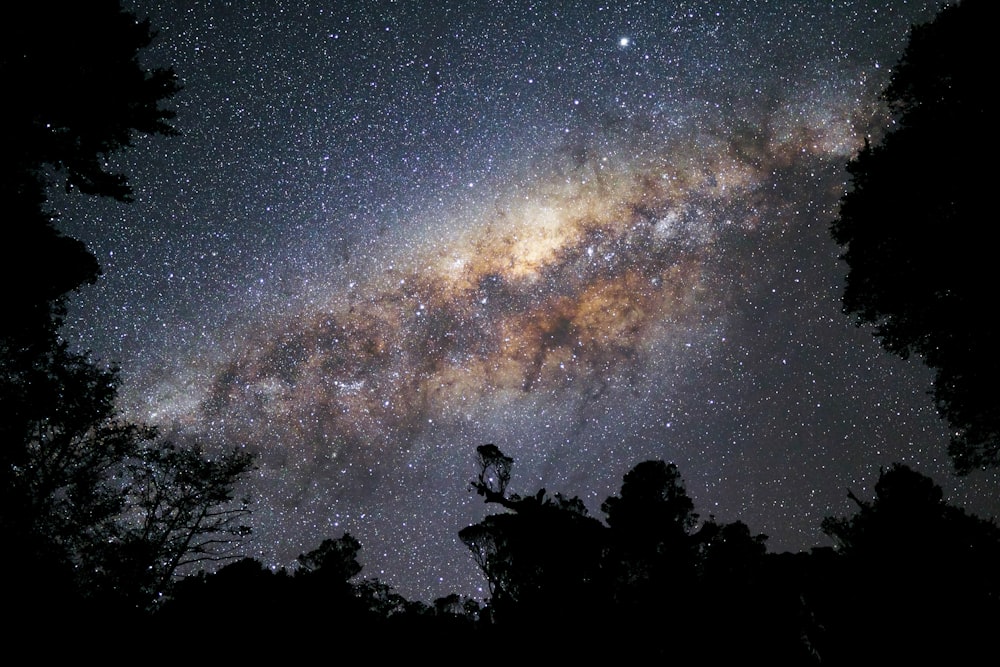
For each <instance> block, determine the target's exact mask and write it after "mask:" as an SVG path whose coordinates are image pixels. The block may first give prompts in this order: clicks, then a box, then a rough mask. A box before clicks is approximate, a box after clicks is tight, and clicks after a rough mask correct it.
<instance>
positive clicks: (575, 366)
mask: <svg viewBox="0 0 1000 667" xmlns="http://www.w3.org/2000/svg"><path fill="white" fill-rule="evenodd" d="M935 10H936V3H932V2H916V3H909V4H900V3H898V2H879V1H876V0H842V1H838V2H826V3H811V2H808V3H802V2H790V1H783V0H782V1H779V0H773V1H771V2H764V1H755V2H741V1H738V0H733V1H731V2H716V3H689V2H639V1H637V2H622V3H600V2H582V3H571V4H569V5H567V4H566V3H555V2H552V3H550V2H531V3H528V2H517V1H515V2H509V3H500V4H497V3H485V2H435V3H417V2H412V3H410V2H342V3H333V2H319V1H316V2H312V1H310V2H296V3H284V6H281V4H280V3H267V2H247V3H228V2H214V1H208V2H190V3H156V2H149V3H145V2H137V3H135V6H134V8H133V11H135V13H136V14H137V15H139V16H147V15H148V16H149V17H150V19H151V21H152V24H153V26H154V27H155V28H157V29H158V30H159V32H160V34H159V37H158V40H157V41H156V42H155V43H154V45H153V47H152V49H151V51H150V53H149V54H148V58H149V59H150V61H151V63H153V64H157V65H170V66H173V67H174V68H175V69H176V70H177V71H178V73H179V75H180V76H181V78H182V82H183V83H184V86H185V89H184V91H183V92H182V93H181V94H180V95H178V96H177V98H176V103H177V111H178V118H177V123H176V124H177V126H178V128H179V129H180V130H181V132H182V136H180V137H172V138H168V139H165V140H159V139H158V140H155V141H144V142H142V143H140V144H138V145H137V146H135V147H133V148H132V149H131V150H130V152H128V153H127V154H123V155H122V156H121V159H122V160H123V161H124V163H125V164H124V167H125V168H126V169H127V170H128V171H129V173H131V174H133V177H132V181H133V184H134V186H135V188H136V191H137V201H136V202H135V203H134V204H132V205H130V206H121V205H118V204H114V203H108V202H93V201H85V202H79V201H73V202H69V201H67V203H66V209H67V213H66V215H65V216H64V221H63V224H64V227H65V228H66V229H67V231H69V232H70V233H72V234H74V235H76V236H78V237H80V238H82V239H84V240H85V241H86V242H87V243H88V244H89V245H90V247H91V248H92V249H93V250H94V251H95V253H96V254H97V255H98V257H99V259H100V261H101V262H102V265H103V266H104V268H105V276H104V277H103V278H102V280H101V282H100V283H99V284H98V285H97V286H96V287H95V288H93V289H89V290H88V291H86V292H84V293H83V294H81V295H80V298H79V299H78V301H77V303H76V307H75V309H74V312H73V314H74V319H73V321H72V323H71V324H72V327H71V328H72V331H73V332H74V334H75V335H76V336H78V337H79V338H81V339H82V340H83V341H84V343H85V344H86V345H87V346H88V347H91V348H93V349H94V350H95V352H96V353H97V354H98V355H99V356H100V357H102V358H104V359H107V360H112V361H117V362H119V363H120V364H121V365H122V367H123V370H124V373H123V375H124V379H125V384H124V387H123V390H122V401H123V410H124V411H125V412H126V413H127V414H128V415H129V416H130V417H132V418H135V419H140V420H144V421H149V422H151V423H155V424H158V425H159V426H160V427H161V429H163V431H164V432H165V433H167V434H169V435H171V436H172V437H176V438H196V439H199V440H201V441H205V442H209V443H216V444H220V445H223V444H242V445H245V446H247V447H249V448H251V449H253V450H254V451H256V452H258V453H259V454H260V469H259V470H258V471H257V473H256V475H255V476H254V477H253V478H251V479H250V480H248V490H249V491H250V492H251V493H252V494H253V495H254V497H255V499H256V503H255V505H256V510H255V514H254V522H255V526H254V529H255V536H256V539H255V542H254V548H255V552H254V553H253V554H252V555H254V556H256V557H259V558H261V559H263V560H265V561H267V562H271V563H274V564H276V565H289V564H291V563H292V562H294V558H295V556H297V555H298V554H299V553H302V552H304V551H308V550H309V549H311V548H314V547H315V546H316V545H317V544H318V543H319V542H320V541H321V540H322V539H324V538H326V537H331V536H337V535H339V534H341V533H342V532H344V531H348V532H350V533H351V534H353V535H354V536H356V537H357V538H358V539H359V540H360V541H361V543H362V545H363V548H364V551H363V553H362V561H363V562H364V564H365V571H364V573H363V574H364V576H370V577H378V578H380V579H382V580H383V581H385V582H386V583H388V584H390V585H392V586H394V587H395V588H396V589H397V590H398V591H399V592H401V593H403V594H404V595H406V596H408V597H411V598H414V599H423V600H430V599H432V598H433V597H436V596H439V595H444V594H447V593H451V592H459V593H462V594H467V595H472V596H475V597H480V598H481V597H483V595H485V593H484V592H483V587H484V584H485V582H484V580H483V579H482V577H481V576H480V575H479V574H478V573H477V572H476V570H475V567H474V564H473V562H472V559H471V557H470V556H469V555H468V554H467V553H466V552H465V551H464V548H463V547H462V546H461V545H460V543H459V542H458V539H457V533H458V530H459V529H461V528H462V527H464V526H466V525H468V524H470V523H472V522H475V521H477V520H478V519H479V518H481V517H482V516H483V515H484V514H485V513H486V512H487V511H488V508H484V507H483V506H482V504H481V501H480V500H479V499H478V498H477V497H476V496H475V495H474V494H470V493H469V491H468V488H467V485H468V481H469V479H470V478H471V476H472V474H473V461H474V451H475V447H476V446H477V445H479V444H484V443H486V442H494V443H496V444H498V445H499V446H500V447H501V449H502V450H504V451H505V452H506V453H508V454H510V455H512V456H513V457H514V458H515V460H516V463H515V469H514V479H513V482H512V486H513V487H514V488H515V490H516V491H521V492H527V493H533V492H534V491H535V490H537V489H538V488H539V487H543V486H544V487H546V488H548V489H549V490H551V491H560V492H562V493H564V494H566V495H579V496H580V497H581V498H582V499H583V500H584V501H585V502H586V503H587V505H588V507H590V508H591V510H592V512H594V513H595V514H598V512H597V508H598V507H599V506H600V503H601V501H602V500H603V499H604V498H606V497H607V496H608V495H610V494H612V493H615V492H616V491H617V489H618V488H619V486H620V483H621V477H622V475H623V474H624V473H625V472H627V471H628V469H630V468H631V467H632V466H633V465H635V464H636V463H638V462H640V461H642V460H646V459H653V458H656V459H664V460H668V461H671V462H675V463H677V464H678V466H679V467H680V469H681V472H682V473H683V475H684V477H685V480H686V482H687V486H688V490H689V493H690V494H691V495H692V497H693V498H694V499H695V502H696V504H697V508H698V511H699V512H700V513H701V514H702V516H708V515H710V514H711V515H715V516H716V517H718V518H719V519H721V520H735V519H741V520H743V521H745V522H746V523H747V524H748V525H750V527H751V529H752V530H754V531H756V532H763V533H766V534H768V535H769V536H770V540H769V545H770V548H771V549H772V550H797V549H804V548H808V547H810V546H814V545H819V544H822V543H824V541H823V540H824V538H823V536H822V535H821V533H820V530H819V523H820V521H821V519H822V518H823V517H824V516H827V515H830V514H843V513H846V512H848V511H850V507H849V506H848V505H847V503H846V502H845V498H846V495H845V494H846V489H847V488H852V489H854V490H855V491H856V492H862V491H864V490H866V489H867V488H869V487H870V485H871V483H872V482H873V480H874V478H875V477H876V476H877V473H878V468H879V466H885V465H888V464H890V463H892V462H894V461H906V462H908V463H910V464H911V465H914V466H915V467H917V468H919V469H921V470H922V471H924V472H925V473H927V474H932V475H935V476H936V477H937V478H938V479H940V480H941V481H942V482H943V483H944V485H945V488H946V489H947V490H948V491H949V493H950V495H951V496H952V497H953V498H954V499H956V500H959V501H964V502H968V503H970V504H971V505H972V506H973V508H974V509H977V510H979V511H981V512H985V513H987V514H989V513H991V512H992V509H991V507H990V505H989V494H988V493H985V492H983V491H982V489H981V488H980V487H982V488H989V487H990V486H991V485H993V484H995V482H994V481H993V480H992V479H991V478H990V479H987V478H983V477H973V478H966V479H964V480H956V479H953V478H952V477H950V476H949V474H948V472H949V463H948V461H947V457H946V455H945V443H946V440H947V433H946V431H945V428H944V426H943V424H942V422H941V421H940V420H939V419H938V418H937V417H936V415H935V414H934V411H933V406H932V404H931V403H930V400H929V398H928V396H927V395H926V390H927V389H928V387H929V378H930V375H929V373H928V372H927V371H926V369H924V368H922V367H921V366H920V365H919V363H918V362H916V361H913V362H902V361H900V360H898V359H895V358H892V357H890V356H888V355H887V354H885V353H884V352H882V351H881V349H880V348H879V347H878V345H877V343H876V341H875V340H873V339H872V338H871V335H870V333H869V332H867V331H864V330H859V329H857V328H855V327H854V326H853V325H852V324H851V323H850V322H849V321H848V319H847V318H846V316H844V315H842V314H841V313H840V307H839V295H840V289H841V285H842V279H843V267H842V266H841V263H840V262H839V261H838V259H837V252H838V249H837V248H836V247H835V246H834V245H833V243H832V241H831V240H830V239H829V235H828V231H827V229H828V225H829V223H830V221H831V220H832V219H833V217H834V216H835V215H836V206H837V202H838V199H839V197H840V195H841V194H842V192H843V191H844V188H845V187H846V182H847V181H846V172H845V170H844V165H845V163H846V160H847V159H848V158H849V157H850V156H851V155H852V154H853V152H854V151H855V150H857V148H858V147H859V145H860V144H861V142H862V141H863V138H864V137H865V136H866V135H870V134H872V133H877V132H878V131H879V129H880V128H882V127H884V126H885V123H886V122H887V118H886V115H885V112H884V110H883V109H882V108H881V106H880V104H879V103H878V92H879V91H880V89H881V87H882V86H883V85H884V84H885V82H886V81H887V78H886V77H887V73H888V69H889V67H888V65H889V64H891V63H893V62H894V61H895V59H896V58H897V57H898V54H899V53H900V52H901V49H902V47H903V45H904V44H905V40H906V37H907V30H908V27H909V26H910V24H912V23H914V22H922V21H926V20H928V19H930V18H931V17H932V16H933V14H934V12H935ZM977 503H978V506H977Z"/></svg>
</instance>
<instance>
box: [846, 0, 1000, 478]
mask: <svg viewBox="0 0 1000 667" xmlns="http://www.w3.org/2000/svg"><path fill="white" fill-rule="evenodd" d="M997 8H998V5H997V3H995V2H992V1H991V0H963V1H962V2H960V3H954V4H951V5H948V6H946V7H944V8H943V9H942V10H941V12H940V13H939V14H938V16H937V18H936V19H935V20H933V21H932V22H930V23H927V24H924V25H918V26H914V27H913V28H912V30H911V33H910V39H909V43H908V45H907V47H906V50H905V52H904V54H903V56H902V58H901V60H900V62H899V64H898V66H897V67H896V68H895V69H894V71H893V73H892V78H891V82H890V84H889V86H888V88H887V89H886V90H885V92H884V97H885V100H886V101H887V102H888V105H889V107H890V109H891V111H892V113H893V124H892V126H891V127H890V128H889V129H888V131H887V132H886V133H885V134H884V136H882V137H881V139H880V140H879V141H876V142H875V143H870V142H867V141H866V144H865V147H864V149H863V150H862V151H861V152H860V153H859V154H858V155H857V157H855V158H854V159H853V160H851V161H850V163H849V165H848V172H849V174H850V177H851V184H850V185H851V187H850V189H849V191H848V192H847V193H846V194H845V195H844V197H843V199H842V200H841V204H840V211H839V217H838V218H837V220H836V221H835V222H834V223H833V225H832V230H831V231H832V235H833V238H834V239H835V240H836V242H837V243H838V244H840V245H841V246H843V248H844V252H843V254H842V258H843V260H844V261H845V262H846V263H847V265H848V267H849V271H848V274H847V282H846V286H845V289H844V293H843V306H844V310H845V311H846V312H847V313H848V314H850V315H853V316H854V317H855V318H856V321H857V322H858V323H859V324H871V325H874V326H875V336H876V337H877V338H878V339H879V341H880V342H881V344H882V345H883V347H884V348H885V349H886V350H888V351H890V352H892V353H894V354H897V355H899V356H901V357H903V358H907V357H909V356H910V355H913V356H916V357H918V358H920V359H922V360H923V361H924V362H925V363H926V364H927V365H928V366H929V367H930V368H932V369H933V370H934V372H935V374H936V377H935V380H934V387H933V396H934V402H935V404H936V406H937V409H938V411H939V413H940V414H941V415H942V416H943V417H945V418H946V419H947V420H948V422H949V424H950V426H951V429H952V438H951V443H950V448H949V451H950V453H951V456H952V458H953V461H954V464H955V466H956V469H957V470H958V471H959V472H963V473H964V472H968V471H970V470H972V469H973V468H977V467H996V466H998V465H1000V408H998V406H1000V384H998V383H997V382H996V379H997V377H998V375H1000V357H998V356H997V354H996V350H995V345H996V341H997V340H998V336H1000V325H998V324H997V320H996V318H995V317H994V315H993V313H992V311H991V308H990V304H991V303H993V298H994V294H995V292H996V289H997V286H998V280H997V274H996V271H995V270H994V267H993V264H992V262H993V261H994V257H993V254H994V245H995V244H994V243H993V238H994V236H995V234H994V232H993V229H992V224H990V223H989V222H988V219H987V218H985V217H984V216H986V215H987V211H990V210H992V207H993V201H992V187H993V184H992V181H993V175H992V173H991V171H990V170H989V169H988V168H985V167H984V165H983V156H984V155H986V156H988V155H991V154H992V153H993V152H994V150H995V149H996V139H995V138H994V137H995V133H994V131H993V128H992V109H993V104H992V93H991V86H990V81H992V78H993V47H992V46H991V45H992V40H993V37H994V35H993V31H994V29H995V26H996V25H997V19H998V18H1000V12H998V9H997Z"/></svg>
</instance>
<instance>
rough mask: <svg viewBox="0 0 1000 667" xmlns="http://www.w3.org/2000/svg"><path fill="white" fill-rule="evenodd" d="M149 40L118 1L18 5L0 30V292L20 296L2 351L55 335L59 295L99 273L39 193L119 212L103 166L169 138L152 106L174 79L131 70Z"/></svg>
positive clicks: (2, 334)
mask: <svg viewBox="0 0 1000 667" xmlns="http://www.w3.org/2000/svg"><path fill="white" fill-rule="evenodd" d="M154 36H155V34H154V33H153V32H152V30H151V28H150V24H149V22H148V21H140V20H138V19H137V18H136V17H135V16H134V15H132V14H130V13H128V12H126V11H124V10H123V9H122V7H121V5H120V3H119V2H118V0H94V1H93V2H87V3H66V2H50V1H47V0H40V1H38V2H32V3H24V4H22V5H21V6H19V8H18V16H17V20H9V21H4V22H3V25H2V26H0V86H2V88H3V90H4V95H5V98H6V99H7V102H6V103H5V104H3V105H0V134H2V142H3V159H2V160H0V169H2V172H0V197H2V201H3V202H4V204H5V205H6V206H7V207H8V222H9V230H8V234H7V235H6V237H5V240H4V243H2V244H0V248H2V251H0V252H2V255H0V267H2V268H0V271H2V273H0V280H2V281H3V284H4V285H12V284H16V285H18V289H16V290H7V292H6V294H7V299H6V303H5V309H6V311H7V312H6V313H5V316H4V317H3V318H0V322H2V325H0V341H2V342H3V343H4V344H6V345H11V344H15V345H26V344H29V343H31V342H34V341H37V339H38V337H39V332H42V331H47V332H49V333H51V332H52V331H54V329H56V328H58V321H59V320H60V319H61V316H62V314H63V306H64V297H65V295H66V294H68V293H69V292H71V291H72V290H74V289H76V288H78V287H80V286H81V285H83V284H86V283H90V282H93V281H94V280H95V279H96V278H97V276H98V275H99V273H100V267H99V265H98V263H97V261H96V259H95V258H94V256H93V255H92V254H91V253H90V251H89V250H87V249H86V248H85V247H84V246H83V244H81V243H80V242H79V241H77V240H75V239H71V238H68V237H66V236H64V235H63V234H61V233H60V232H59V231H58V230H57V228H56V226H55V225H54V219H55V214H54V213H53V212H52V211H50V210H49V209H48V207H47V200H48V196H47V190H48V187H49V185H51V184H56V183H61V184H62V185H63V186H64V187H65V188H66V189H67V190H77V191H80V192H83V193H86V194H92V195H99V196H107V197H113V198H115V199H119V200H122V201H127V200H129V199H130V197H131V189H130V188H129V185H128V181H127V178H126V176H125V175H124V174H122V173H115V172H113V171H110V170H109V168H108V166H107V165H108V158H109V157H110V156H111V155H112V154H114V153H115V152H116V151H118V150H120V149H122V148H126V147H128V146H130V145H131V144H132V141H133V138H134V136H135V135H136V134H146V135H155V134H164V135H169V134H175V130H174V129H173V127H172V126H170V125H169V124H168V121H169V120H170V119H171V118H173V116H174V112H173V111H172V110H169V109H166V108H164V107H163V106H162V103H163V101H164V100H166V99H168V98H169V97H170V96H172V95H173V94H174V93H175V92H176V91H177V90H178V88H179V87H178V84H177V79H176V76H175V74H174V72H173V71H172V70H170V69H146V68H144V67H142V66H141V65H140V64H139V61H138V56H139V53H140V51H141V50H142V49H144V48H145V47H146V46H148V45H149V43H150V42H151V40H152V39H153V38H154ZM14 230H16V232H15V231H14ZM53 320H54V321H55V325H54V326H53Z"/></svg>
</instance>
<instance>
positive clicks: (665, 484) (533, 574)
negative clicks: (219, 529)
mask: <svg viewBox="0 0 1000 667" xmlns="http://www.w3.org/2000/svg"><path fill="white" fill-rule="evenodd" d="M477 460H478V465H479V474H478V475H477V476H476V478H475V479H474V480H473V481H472V483H471V487H472V489H474V490H475V491H476V492H477V493H479V494H480V495H481V496H483V497H484V499H485V501H486V503H490V504H495V505H497V506H498V507H499V509H500V511H499V512H498V513H495V514H490V515H489V516H486V517H485V518H484V519H483V520H482V521H480V522H479V523H477V524H475V525H472V526H468V527H466V528H464V529H462V530H461V531H460V533H459V536H460V537H461V540H462V541H463V543H464V544H465V545H466V546H467V547H468V548H469V550H470V552H471V555H472V557H473V558H474V559H475V561H476V563H477V564H478V565H479V567H480V568H481V570H482V572H483V574H484V576H485V577H486V579H487V581H488V582H489V592H490V595H489V597H488V599H486V600H485V601H480V600H474V599H469V598H462V597H460V596H458V595H451V596H447V597H443V598H440V599H437V600H434V601H433V602H432V603H431V604H427V603H424V602H420V601H410V600H407V599H405V598H403V597H402V596H400V595H398V594H396V593H394V592H393V590H392V589H391V588H390V587H388V586H386V585H385V584H383V583H381V582H379V581H378V580H377V579H360V578H359V576H360V573H361V571H362V565H361V564H360V561H359V557H360V551H361V545H360V544H359V543H358V541H357V540H356V539H355V538H353V537H352V536H351V535H349V534H345V535H343V536H342V537H340V538H337V539H330V540H326V541H325V542H323V543H322V544H321V545H320V546H319V547H318V548H317V549H316V550H314V551H310V552H308V553H306V554H303V555H301V556H300V557H299V563H298V567H297V568H295V569H294V570H292V571H288V570H285V569H280V570H272V569H269V568H267V567H266V566H265V565H263V564H262V563H260V562H258V561H256V560H253V559H243V560H240V561H237V562H235V563H232V564H230V565H227V566H225V567H223V568H222V569H221V570H218V571H217V572H215V573H211V574H208V573H201V574H199V575H196V576H191V577H187V578H185V579H183V580H182V581H180V582H179V583H178V585H177V586H176V587H175V589H174V590H173V594H172V596H171V598H170V600H169V601H167V602H166V603H165V604H163V606H162V607H161V608H160V609H159V610H158V611H157V612H156V613H155V614H153V615H151V616H150V618H149V620H150V622H154V623H155V624H156V627H158V628H159V629H161V630H162V629H163V628H173V627H175V626H180V627H214V628H219V627H228V628H230V629H232V628H246V627H260V628H268V629H269V630H268V631H269V632H273V633H280V632H288V631H292V632H294V633H295V635H296V637H297V639H296V642H297V646H298V647H299V648H307V647H310V646H315V645H324V644H325V643H326V642H328V641H329V640H330V638H332V637H350V638H352V641H361V644H360V645H362V646H367V647H369V648H370V651H371V658H372V659H373V660H379V661H382V660H385V659H390V658H392V659H413V658H420V657H433V656H440V655H442V654H443V653H444V652H445V651H448V652H451V651H459V652H467V651H470V650H478V651H484V650H486V651H487V652H492V651H499V652H501V653H503V654H505V655H507V656H508V657H509V658H512V659H516V658H523V659H528V660H530V661H532V662H535V661H539V660H543V659H551V660H573V659H580V660H588V659H589V660H593V659H595V658H606V659H615V660H622V661H631V660H639V659H657V660H680V659H685V660H704V661H708V664H724V663H725V662H728V661H736V660H739V661H741V662H744V661H746V662H751V663H756V662H758V661H766V662H767V663H770V664H791V665H798V664H803V665H807V664H834V665H857V664H872V663H875V662H876V661H879V662H881V661H891V662H890V664H891V663H895V662H903V661H907V660H915V659H920V660H921V661H925V660H928V659H932V658H934V659H942V660H944V659H947V660H948V661H949V662H951V663H953V664H956V663H961V662H962V661H963V659H972V658H974V657H976V656H978V655H979V654H980V653H981V651H983V650H984V649H985V648H987V646H988V638H989V637H990V635H991V632H992V631H993V629H994V628H995V627H996V623H997V621H1000V573H998V572H997V568H996V563H997V562H1000V561H998V558H1000V527H998V526H997V525H996V524H995V523H994V522H993V521H987V520H983V519H980V518H977V517H975V516H973V515H970V514H968V513H966V512H965V511H963V510H962V509H960V508H957V507H954V506H952V505H949V504H948V503H946V502H945V501H944V499H943V497H942V492H941V489H940V487H938V486H937V485H936V484H935V483H934V482H933V481H932V480H931V479H929V478H928V477H925V476H924V475H921V474H920V473H918V472H915V471H914V470H912V469H910V468H909V467H907V466H904V465H899V464H897V465H894V466H892V467H890V468H888V469H885V470H883V471H882V473H881V475H880V476H879V479H878V483H877V484H876V486H875V489H874V496H873V498H872V499H870V500H865V499H862V498H860V497H857V496H855V495H854V494H853V493H851V494H850V497H851V499H852V500H853V501H854V502H855V504H856V510H855V512H854V513H853V514H852V515H851V516H846V517H830V518H828V519H826V520H824V522H823V525H822V527H823V530H824V532H826V534H828V535H829V536H830V537H831V538H833V541H834V542H835V546H834V547H817V548H814V549H812V550H811V551H808V552H800V553H780V554H777V553H770V552H768V551H767V548H766V539H767V538H766V537H765V536H764V535H755V534H753V532H752V531H751V530H750V529H749V527H748V526H747V525H745V524H744V523H742V522H740V521H736V522H733V523H720V522H718V521H716V520H715V519H714V518H712V517H709V518H708V519H707V520H701V519H700V518H699V517H698V515H697V514H695V513H694V511H693V509H694V505H693V503H692V501H691V499H690V498H689V496H688V495H687V493H686V491H685V488H684V483H683V480H682V478H681V474H680V472H679V471H678V469H677V467H676V466H674V465H672V464H667V463H665V462H663V461H644V462H641V463H639V464H638V465H636V466H635V467H634V468H632V470H630V471H629V472H627V473H626V474H625V475H624V478H623V483H622V486H621V491H620V492H619V494H618V495H616V496H612V497H610V498H608V499H607V500H606V501H605V502H604V503H603V504H602V506H601V511H602V512H603V514H604V515H605V516H604V521H600V520H598V519H597V518H595V517H592V516H589V514H588V512H587V510H586V508H585V507H584V504H583V502H582V501H581V500H580V499H579V498H566V497H564V496H562V495H560V494H558V493H556V494H549V493H547V492H546V491H545V490H544V489H540V490H538V491H537V492H536V493H534V494H530V495H525V496H521V495H517V494H512V493H508V490H507V486H508V482H509V480H510V478H511V471H512V466H513V460H512V459H511V458H509V457H507V456H505V455H504V454H503V452H502V451H500V450H499V449H498V448H497V447H496V446H494V445H484V446H481V447H479V448H478V449H477ZM487 647H493V648H492V649H489V648H487ZM246 649H247V650H248V651H254V650H255V649H254V645H253V644H248V645H247V646H246Z"/></svg>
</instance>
